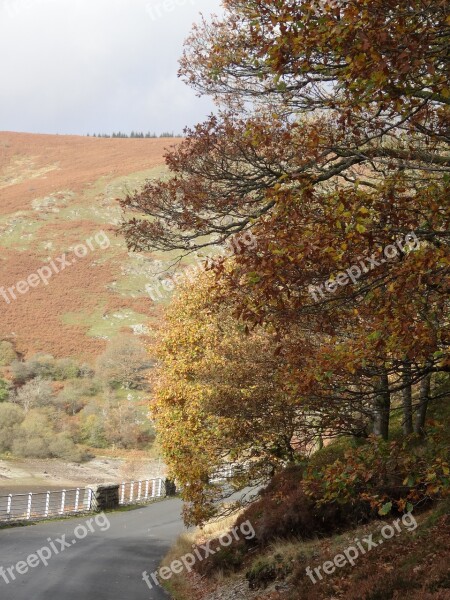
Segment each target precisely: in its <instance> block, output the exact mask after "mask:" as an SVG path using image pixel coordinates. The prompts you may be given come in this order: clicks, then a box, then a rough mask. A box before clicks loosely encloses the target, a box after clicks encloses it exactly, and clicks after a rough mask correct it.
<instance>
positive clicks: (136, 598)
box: [0, 499, 183, 600]
mask: <svg viewBox="0 0 450 600" xmlns="http://www.w3.org/2000/svg"><path fill="white" fill-rule="evenodd" d="M180 514H181V502H180V501H179V500H177V499H171V500H166V501H164V502H158V503H156V504H152V505H150V506H148V507H145V508H141V509H138V510H133V511H129V512H122V513H109V514H108V515H107V518H108V520H109V523H110V527H109V528H108V523H107V522H106V521H104V520H103V519H102V518H101V517H97V519H98V520H97V522H96V521H95V520H94V521H91V525H90V528H91V529H93V531H90V530H89V526H87V524H86V521H87V520H88V519H89V518H90V517H82V518H77V519H74V520H72V519H71V520H66V521H58V522H45V523H39V524H37V525H34V526H30V527H24V528H14V529H5V530H0V567H3V568H4V571H3V573H4V575H1V573H2V571H1V569H0V598H1V600H163V599H164V600H166V599H167V595H166V594H165V593H164V591H163V590H162V589H160V588H157V587H156V586H155V587H154V588H153V589H152V590H150V589H149V588H148V587H147V586H146V584H145V583H144V582H143V580H142V572H143V571H148V573H149V574H150V573H151V572H153V571H155V570H156V569H157V567H158V565H159V562H160V560H161V558H162V557H163V556H164V554H165V553H166V551H167V550H168V548H169V547H170V546H171V545H172V543H173V541H174V540H175V539H176V537H177V536H178V535H179V533H180V532H181V531H182V530H183V525H182V522H181V517H180ZM78 526H81V527H78ZM77 527H78V529H77ZM85 533H87V535H86V537H84V539H81V538H83V536H84V535H85ZM64 535H65V536H66V537H65V538H63V539H61V538H62V536H64ZM58 540H59V541H58ZM73 541H75V542H76V543H75V544H73V543H72V542H73ZM64 542H65V543H66V544H70V547H66V546H65V543H64ZM52 544H53V548H52ZM44 546H46V547H47V549H48V550H47V551H43V554H42V553H41V555H42V556H43V557H44V559H46V555H48V554H49V553H50V554H51V555H52V556H51V557H50V558H49V559H48V561H47V562H48V566H44V565H43V564H42V561H41V559H40V558H39V557H35V558H32V557H31V555H33V554H34V555H36V553H37V552H38V551H39V550H41V549H42V548H43V547H44ZM62 547H63V548H64V549H62ZM55 549H56V551H58V554H56V553H55ZM38 560H39V565H35V563H36V562H37V561H38ZM20 561H25V563H26V562H27V561H28V564H20ZM18 563H19V564H18ZM12 566H13V570H12V575H14V576H15V577H16V579H15V580H13V577H12V575H11V572H8V567H9V568H11V567H12ZM25 569H28V572H25ZM18 571H22V572H23V574H18ZM5 578H6V579H7V580H8V581H9V583H6V581H5Z"/></svg>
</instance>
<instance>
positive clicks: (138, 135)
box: [87, 131, 181, 139]
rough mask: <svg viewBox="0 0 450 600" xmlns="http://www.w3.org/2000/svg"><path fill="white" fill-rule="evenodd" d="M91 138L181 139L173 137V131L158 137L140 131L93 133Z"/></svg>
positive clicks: (148, 132)
mask: <svg viewBox="0 0 450 600" xmlns="http://www.w3.org/2000/svg"><path fill="white" fill-rule="evenodd" d="M87 136H88V137H91V134H90V133H88V134H87ZM92 137H99V138H142V139H144V138H174V137H181V136H178V135H175V134H174V132H173V131H163V132H162V133H161V134H160V135H158V134H156V133H152V132H150V131H147V133H144V132H142V131H132V132H131V133H130V134H128V133H122V131H118V132H117V133H116V132H114V133H112V134H109V133H94V134H93V135H92Z"/></svg>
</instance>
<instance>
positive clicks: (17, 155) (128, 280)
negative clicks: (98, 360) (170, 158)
mask: <svg viewBox="0 0 450 600" xmlns="http://www.w3.org/2000/svg"><path fill="white" fill-rule="evenodd" d="M176 143H177V140H174V139H100V138H91V137H81V136H54V135H30V134H22V133H10V132H0V249H1V255H0V286H3V288H4V289H5V290H8V288H11V287H12V286H16V285H17V284H18V282H20V281H24V280H27V278H29V276H30V275H32V274H36V273H37V272H38V270H39V269H42V268H43V267H45V266H47V268H48V266H49V264H50V261H52V260H53V262H54V263H55V264H56V265H59V267H60V269H59V271H60V272H59V273H58V274H56V273H55V272H53V273H52V276H51V280H50V281H48V285H44V283H43V280H42V279H41V280H40V282H39V284H37V285H36V287H33V288H30V289H28V290H26V291H25V293H18V292H17V290H15V288H14V289H13V290H12V294H13V295H15V296H16V299H14V298H13V295H11V292H8V291H6V292H5V294H6V297H5V294H3V295H2V296H0V303H1V304H0V306H1V310H2V319H1V322H0V339H7V340H10V341H12V342H13V343H14V344H15V346H16V349H17V350H18V351H19V352H20V353H21V354H22V355H24V356H25V357H29V356H31V355H33V354H36V353H38V352H45V353H50V354H53V355H54V356H55V357H68V356H73V357H77V358H80V359H81V358H82V359H83V360H86V359H88V360H89V359H93V358H94V357H95V356H98V355H99V354H100V353H101V352H102V350H103V349H104V347H105V343H106V340H107V339H109V338H112V337H114V336H115V335H116V334H117V333H118V332H119V331H128V332H134V333H139V334H146V333H148V327H147V325H148V322H149V317H150V320H151V318H152V317H153V318H155V317H156V316H157V308H155V307H154V306H152V301H151V300H150V299H149V297H148V295H147V294H146V293H145V290H144V287H145V284H146V283H147V281H148V279H149V278H150V277H151V275H149V265H150V264H151V262H152V261H153V260H154V258H155V257H150V256H142V255H141V256H134V255H130V254H129V253H128V252H127V249H126V245H125V243H124V241H123V239H121V238H119V237H117V236H116V235H115V234H114V226H115V225H117V223H118V222H119V219H120V208H119V207H118V204H117V202H116V198H118V197H120V196H122V195H123V194H124V193H125V192H126V191H127V190H133V189H135V188H136V187H138V186H139V185H140V184H141V183H142V182H143V181H144V180H145V179H148V178H159V177H161V176H163V175H164V172H165V166H164V158H163V157H164V151H165V149H166V148H168V147H170V146H172V145H174V144H176ZM101 232H103V233H101ZM96 236H97V237H96ZM86 240H91V241H90V242H86ZM108 240H109V241H108ZM109 242H110V243H109ZM80 244H82V245H84V246H85V248H86V247H88V252H87V255H86V256H84V257H83V256H81V257H80V258H74V256H73V253H74V250H75V251H78V253H80V254H83V250H82V249H80V248H78V250H76V248H77V246H79V245H80ZM63 254H67V260H68V261H69V262H70V263H71V264H70V267H69V266H68V265H67V264H66V265H64V262H61V261H58V260H57V259H58V257H62V255H63ZM69 257H71V258H70V259H69ZM166 260H167V258H166ZM44 274H45V271H44ZM31 281H32V283H34V280H33V279H32V280H31ZM36 283H37V279H36ZM28 287H29V286H28ZM19 288H20V289H21V290H25V289H26V288H25V287H21V286H20V284H19Z"/></svg>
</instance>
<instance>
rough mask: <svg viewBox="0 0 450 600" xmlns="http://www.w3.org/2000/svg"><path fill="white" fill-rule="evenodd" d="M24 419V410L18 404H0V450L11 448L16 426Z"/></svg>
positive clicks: (4, 450)
mask: <svg viewBox="0 0 450 600" xmlns="http://www.w3.org/2000/svg"><path fill="white" fill-rule="evenodd" d="M24 419H25V412H24V411H23V409H22V408H20V406H16V405H15V404H10V403H8V402H4V403H3V404H0V452H8V451H10V450H11V448H12V444H13V442H14V438H15V435H16V428H17V426H18V425H20V424H21V423H22V422H23V420H24Z"/></svg>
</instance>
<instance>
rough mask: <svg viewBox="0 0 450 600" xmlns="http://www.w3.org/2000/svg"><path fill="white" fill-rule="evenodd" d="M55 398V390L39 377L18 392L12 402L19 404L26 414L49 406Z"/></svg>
mask: <svg viewBox="0 0 450 600" xmlns="http://www.w3.org/2000/svg"><path fill="white" fill-rule="evenodd" d="M52 398H53V388H52V386H51V384H50V383H49V382H48V381H45V379H42V377H37V378H36V379H32V380H31V381H28V382H27V383H25V385H23V386H22V387H21V388H19V389H18V390H17V392H16V393H15V394H14V396H13V397H12V401H13V402H15V403H16V404H19V405H20V406H21V407H22V408H23V409H24V410H25V412H28V411H29V410H30V409H31V408H35V407H39V406H47V405H48V404H50V402H51V400H52Z"/></svg>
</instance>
